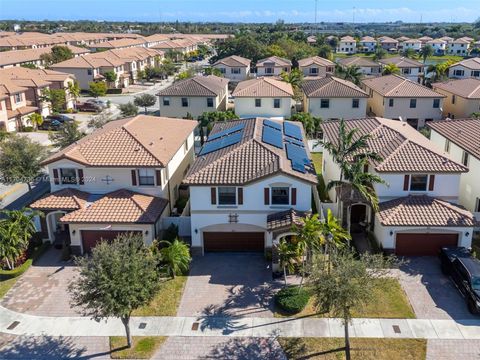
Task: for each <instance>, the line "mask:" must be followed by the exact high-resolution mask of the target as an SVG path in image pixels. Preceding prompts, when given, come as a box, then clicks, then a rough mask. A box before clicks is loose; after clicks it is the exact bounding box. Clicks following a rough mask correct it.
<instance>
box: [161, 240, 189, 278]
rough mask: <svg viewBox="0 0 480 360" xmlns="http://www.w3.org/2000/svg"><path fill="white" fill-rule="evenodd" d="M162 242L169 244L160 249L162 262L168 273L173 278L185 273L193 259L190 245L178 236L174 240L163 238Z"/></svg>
mask: <svg viewBox="0 0 480 360" xmlns="http://www.w3.org/2000/svg"><path fill="white" fill-rule="evenodd" d="M160 243H164V244H167V246H166V247H164V248H162V249H160V259H161V263H162V264H163V265H164V266H165V268H166V270H167V273H168V274H169V275H170V276H171V277H172V278H175V275H181V274H184V273H185V272H186V271H187V270H188V267H189V266H190V262H191V261H192V257H191V256H190V251H189V249H188V245H187V244H185V243H184V242H183V241H180V240H179V239H178V238H177V239H175V240H173V241H172V242H170V241H167V240H162V241H160Z"/></svg>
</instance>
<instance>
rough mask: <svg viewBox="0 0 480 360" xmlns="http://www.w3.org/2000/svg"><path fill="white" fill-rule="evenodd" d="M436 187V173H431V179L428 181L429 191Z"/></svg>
mask: <svg viewBox="0 0 480 360" xmlns="http://www.w3.org/2000/svg"><path fill="white" fill-rule="evenodd" d="M433 189H435V175H430V181H429V182H428V191H433Z"/></svg>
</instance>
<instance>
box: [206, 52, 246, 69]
mask: <svg viewBox="0 0 480 360" xmlns="http://www.w3.org/2000/svg"><path fill="white" fill-rule="evenodd" d="M251 62H252V61H251V60H250V59H246V58H244V57H241V56H237V55H232V56H228V57H226V58H223V59H220V60H218V61H217V62H215V63H214V64H213V66H215V65H220V64H223V65H226V66H230V67H234V66H237V67H247V66H250V63H251Z"/></svg>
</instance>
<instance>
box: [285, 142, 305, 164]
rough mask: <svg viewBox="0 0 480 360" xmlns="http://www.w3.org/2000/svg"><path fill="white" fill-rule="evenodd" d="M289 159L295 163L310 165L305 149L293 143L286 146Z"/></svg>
mask: <svg viewBox="0 0 480 360" xmlns="http://www.w3.org/2000/svg"><path fill="white" fill-rule="evenodd" d="M286 148H287V158H288V159H289V160H290V161H292V165H293V163H302V164H304V165H310V159H309V158H308V156H307V152H306V151H305V148H302V147H299V146H297V145H293V144H291V143H287V144H286Z"/></svg>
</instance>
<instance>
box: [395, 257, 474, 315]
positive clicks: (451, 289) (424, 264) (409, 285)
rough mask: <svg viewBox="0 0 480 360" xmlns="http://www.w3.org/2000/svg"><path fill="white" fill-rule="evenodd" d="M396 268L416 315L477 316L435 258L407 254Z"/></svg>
mask: <svg viewBox="0 0 480 360" xmlns="http://www.w3.org/2000/svg"><path fill="white" fill-rule="evenodd" d="M395 272H397V270H395ZM398 272H399V280H400V283H401V284H402V287H403V289H404V290H405V292H406V293H407V296H408V299H409V300H410V303H411V304H412V307H413V310H414V311H415V314H416V316H417V318H419V319H457V320H465V319H478V318H479V317H478V316H475V315H472V314H470V313H469V312H468V309H467V305H466V304H465V301H464V299H463V297H462V296H461V295H460V292H459V291H458V290H457V289H456V288H455V286H454V285H453V283H452V281H451V280H450V279H449V278H448V277H446V276H445V275H443V274H442V271H441V269H440V260H439V259H438V258H436V257H416V258H409V259H407V263H406V264H405V265H402V266H401V268H400V270H398Z"/></svg>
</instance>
